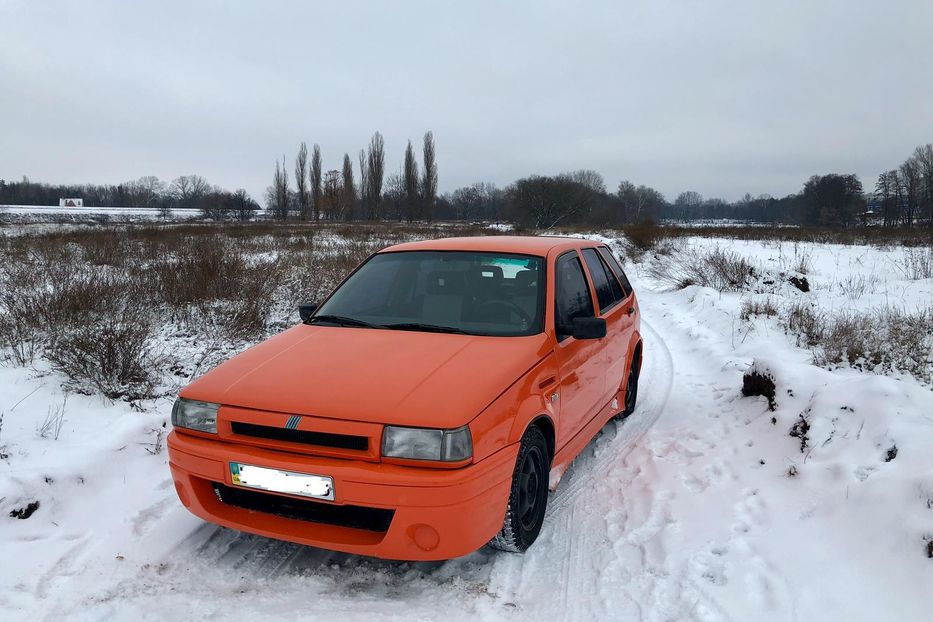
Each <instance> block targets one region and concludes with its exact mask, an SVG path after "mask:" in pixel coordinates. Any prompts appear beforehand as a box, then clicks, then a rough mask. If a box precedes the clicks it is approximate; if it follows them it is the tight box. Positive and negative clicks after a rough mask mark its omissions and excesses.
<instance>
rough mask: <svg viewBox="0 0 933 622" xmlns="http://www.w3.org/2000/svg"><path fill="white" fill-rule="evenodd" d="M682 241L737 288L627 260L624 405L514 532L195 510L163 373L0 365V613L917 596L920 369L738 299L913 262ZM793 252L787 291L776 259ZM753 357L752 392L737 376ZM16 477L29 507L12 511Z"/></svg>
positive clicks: (855, 295) (776, 608) (681, 614)
mask: <svg viewBox="0 0 933 622" xmlns="http://www.w3.org/2000/svg"><path fill="white" fill-rule="evenodd" d="M594 237H599V236H596V235H595V234H594ZM601 239H602V238H601ZM612 241H613V243H616V242H615V240H614V238H613V239H612ZM683 244H684V245H686V247H687V248H694V249H697V250H698V252H701V251H704V250H708V249H710V248H712V247H714V246H716V245H719V246H720V247H722V248H728V250H730V251H734V252H735V253H737V254H739V255H742V256H744V257H747V258H748V259H749V260H750V261H752V262H753V264H754V265H755V266H756V273H757V274H758V275H759V279H758V281H756V285H755V287H752V288H751V289H752V290H756V289H757V290H759V291H733V292H728V291H727V292H719V291H717V290H715V289H712V288H708V287H700V286H696V285H694V286H690V287H687V288H685V289H682V290H678V291H669V288H668V287H667V286H666V285H665V284H664V283H662V282H660V281H658V280H657V278H656V275H657V270H656V269H652V265H653V264H654V265H656V264H657V263H658V262H668V261H672V259H671V256H664V255H659V256H658V257H656V258H655V257H652V256H651V255H646V256H645V257H644V258H642V259H641V260H640V261H639V262H636V263H633V262H632V261H629V263H627V264H626V266H627V268H626V269H627V271H628V272H629V276H630V278H631V280H632V281H633V283H634V285H635V287H636V289H637V292H638V294H639V300H640V303H641V307H642V313H643V327H644V328H643V330H644V339H645V367H644V371H643V375H642V378H641V390H640V394H639V400H640V402H639V407H638V409H637V411H636V413H635V414H634V415H633V416H632V417H630V418H629V419H628V420H626V421H625V422H623V423H615V422H612V423H609V424H608V425H607V426H606V428H605V429H604V430H603V432H602V433H601V435H600V436H599V437H598V438H597V439H596V440H595V441H594V442H593V443H591V445H590V447H589V448H587V450H586V451H585V452H584V453H583V455H582V456H580V458H579V459H578V460H577V461H576V462H575V463H574V465H573V466H572V467H571V469H570V470H569V471H568V473H567V474H566V475H565V476H564V478H563V480H562V481H561V483H560V487H559V488H558V490H557V491H556V492H555V493H553V494H552V497H551V499H550V504H549V510H548V517H547V520H546V522H545V526H544V529H543V531H542V534H541V537H540V539H539V540H538V542H537V543H536V544H535V545H534V546H533V547H532V549H531V550H529V551H528V553H526V554H525V555H508V554H501V553H494V552H492V551H489V550H485V549H484V550H481V551H479V552H477V553H474V554H472V555H470V556H467V557H464V558H461V559H457V560H452V561H449V562H444V563H399V562H386V561H380V560H374V559H367V558H361V557H354V556H349V555H343V554H336V553H330V552H327V551H321V550H316V549H311V548H306V547H301V546H297V545H293V544H288V543H282V542H277V541H273V540H267V539H263V538H259V537H255V536H249V535H244V534H240V533H237V532H235V531H231V530H228V529H224V528H219V527H215V526H213V525H209V524H205V523H202V522H201V521H200V520H198V519H196V518H195V517H193V516H191V515H190V514H188V512H187V511H186V510H185V509H184V508H183V507H182V506H181V504H180V503H179V502H178V501H177V499H176V497H175V492H174V489H173V486H172V484H171V479H170V477H169V472H168V467H167V464H166V454H165V451H164V449H163V448H162V445H161V439H162V435H163V434H164V432H165V429H166V426H167V425H170V424H168V423H167V421H168V418H169V411H170V407H171V400H170V399H169V398H163V399H159V400H156V401H154V402H146V403H143V404H142V407H141V410H140V409H137V408H133V407H131V406H129V405H128V404H126V403H125V402H118V403H111V402H108V401H107V400H105V399H103V398H100V397H95V396H82V395H76V394H69V395H68V396H67V398H66V397H65V394H64V393H63V391H62V388H61V385H62V382H63V378H62V377H60V376H58V375H57V374H56V373H54V372H51V371H49V369H48V368H47V367H46V366H45V365H44V363H43V362H42V360H41V359H40V360H38V361H37V363H36V364H35V368H33V369H23V368H17V367H10V366H7V367H0V412H2V413H3V419H2V427H0V454H2V456H3V457H2V459H0V524H2V528H0V559H2V560H3V563H2V564H0V619H3V620H36V619H69V620H71V619H78V620H99V619H115V620H139V619H159V620H161V619H194V618H198V619H202V618H211V619H251V620H267V619H268V620H272V619H282V618H285V619H333V618H335V617H339V618H340V619H341V620H345V621H348V622H349V621H352V620H373V619H379V620H413V619H416V620H436V619H446V620H451V621H453V620H475V619H484V620H485V619H505V620H553V619H560V620H579V621H584V620H587V621H588V620H650V621H654V620H658V621H661V620H702V621H719V620H723V621H725V620H735V621H745V620H763V621H766V620H847V621H848V620H871V621H877V620H917V621H920V620H928V619H930V614H929V604H928V588H929V586H930V585H933V559H931V558H930V556H933V544H930V542H933V451H931V448H933V392H931V390H930V386H929V384H928V383H926V382H924V381H923V380H922V379H917V377H916V376H915V375H911V374H908V373H905V372H904V371H902V370H900V369H890V370H888V371H887V373H886V374H884V375H881V374H873V373H868V372H866V371H860V370H859V369H857V368H855V366H850V365H846V366H844V367H838V366H836V368H835V369H833V370H829V369H826V368H824V367H817V366H815V365H813V360H814V350H813V349H812V348H811V347H809V346H807V345H806V344H805V343H802V342H800V338H799V336H798V335H795V334H788V333H787V332H786V331H785V329H784V328H783V325H782V324H781V321H780V317H779V316H774V317H768V316H763V315H762V316H755V315H753V316H751V317H748V318H747V319H743V318H742V315H743V313H742V309H743V306H744V305H746V304H747V301H750V300H751V301H754V300H759V301H760V300H768V301H771V302H772V303H773V304H774V305H775V306H776V307H780V308H783V307H785V306H789V305H792V304H796V303H804V304H813V305H817V306H818V307H819V309H820V312H821V313H823V314H825V315H827V316H833V315H837V314H843V313H847V312H848V313H852V312H859V311H869V310H871V309H874V308H878V307H880V306H883V305H897V306H898V307H899V308H902V309H904V310H906V311H914V310H918V309H921V310H922V309H927V308H930V307H931V306H933V279H930V278H922V279H914V278H911V276H916V275H910V274H908V273H906V272H904V271H903V270H902V266H903V265H905V264H903V257H904V252H905V251H904V250H903V249H897V248H892V249H884V250H882V249H877V248H871V247H854V246H832V245H817V244H806V245H792V244H774V243H769V242H734V241H728V242H726V241H722V240H719V241H717V240H706V239H699V238H690V239H687V240H685V241H684V242H683ZM617 248H618V245H617ZM678 252H681V251H678ZM802 256H806V258H807V261H806V262H805V264H806V265H804V266H803V267H804V268H805V269H806V275H805V276H806V278H807V279H808V282H809V285H810V291H809V292H807V293H804V292H801V291H800V290H799V289H797V288H795V287H793V286H789V285H788V284H787V283H786V281H785V280H781V277H780V274H781V273H782V272H783V273H785V274H789V273H793V274H798V273H799V270H798V268H800V267H801V263H800V258H801V257H802ZM762 275H764V276H763V277H762ZM769 275H770V276H773V277H774V278H773V279H772V278H768V276H769ZM768 280H773V281H774V282H773V283H770V284H768V283H766V282H767V281H768ZM762 288H763V289H762ZM931 338H933V335H931ZM798 343H800V345H799V346H798ZM925 343H926V344H929V343H930V342H929V341H927V342H925ZM916 356H917V358H918V360H919V361H921V365H920V367H921V368H922V367H923V363H922V362H923V361H924V360H926V366H927V370H929V367H930V365H933V361H931V360H930V356H931V353H930V352H929V351H927V352H917V353H916ZM923 357H926V358H925V359H924V358H923ZM755 361H757V363H756V368H757V369H761V370H762V371H763V372H766V373H769V374H771V375H772V376H773V378H774V381H775V385H776V395H775V402H776V404H775V408H774V410H773V411H772V410H771V409H770V408H769V404H768V401H767V400H766V399H764V398H762V397H743V396H742V394H741V388H742V378H743V374H744V373H745V372H746V371H748V369H749V367H750V365H751V364H752V363H753V362H755ZM878 370H879V371H881V370H880V368H879V369H878ZM60 413H61V415H62V422H61V426H60V429H59V430H58V431H56V427H57V423H56V421H57V420H58V418H59V414H60ZM801 421H803V422H805V425H804V424H801ZM791 432H795V434H796V435H795V436H791ZM56 436H57V438H56ZM895 448H896V449H895ZM33 501H38V502H39V506H38V508H37V509H35V511H34V513H32V514H31V516H30V517H29V518H28V519H25V520H22V519H17V518H14V517H11V516H9V513H10V512H11V511H15V510H19V509H23V508H26V507H27V506H28V504H29V503H30V502H33Z"/></svg>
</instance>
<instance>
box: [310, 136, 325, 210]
mask: <svg viewBox="0 0 933 622" xmlns="http://www.w3.org/2000/svg"><path fill="white" fill-rule="evenodd" d="M322 182H323V177H322V176H321V148H320V146H318V145H317V144H315V145H314V150H313V151H312V152H311V209H312V210H313V211H314V220H319V219H320V218H321V207H322V205H321V198H322V196H323V192H324V191H323V188H322V187H321V184H322Z"/></svg>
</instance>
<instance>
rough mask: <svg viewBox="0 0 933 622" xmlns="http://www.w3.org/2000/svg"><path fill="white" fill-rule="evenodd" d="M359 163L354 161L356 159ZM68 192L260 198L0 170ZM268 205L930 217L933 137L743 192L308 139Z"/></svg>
mask: <svg viewBox="0 0 933 622" xmlns="http://www.w3.org/2000/svg"><path fill="white" fill-rule="evenodd" d="M354 164H356V166H354ZM62 197H82V198H83V199H84V200H85V203H86V204H87V205H98V206H105V207H127V206H128V207H150V208H156V209H159V210H161V211H163V212H164V213H166V215H167V213H168V210H171V209H172V208H192V209H198V210H201V212H202V214H203V216H204V217H207V218H212V219H215V220H223V219H225V218H228V217H231V216H232V217H234V218H237V219H240V220H249V219H250V218H251V217H252V216H253V215H254V214H255V213H256V212H257V211H258V210H259V209H260V207H259V205H258V204H257V203H256V202H255V201H254V200H253V199H252V198H251V197H250V196H249V194H248V193H247V192H246V191H245V190H243V189H240V190H237V191H236V192H228V191H226V190H223V189H221V188H218V187H216V186H211V185H210V184H209V183H208V182H207V180H205V179H204V178H203V177H201V176H199V175H182V176H180V177H178V178H176V179H174V180H173V181H172V182H171V183H165V182H162V181H161V180H159V179H158V178H156V177H152V176H148V177H141V178H139V179H138V180H136V181H131V182H126V183H123V184H118V185H51V184H41V183H34V182H30V181H29V180H28V179H26V178H24V179H23V180H22V181H21V182H6V181H3V180H0V204H14V205H17V204H18V205H51V204H57V202H58V199H59V198H62ZM265 202H266V209H267V210H268V214H269V215H270V216H271V217H273V218H276V219H279V220H285V219H289V218H297V219H300V220H304V221H320V220H330V221H341V220H373V221H375V220H398V221H401V220H408V221H416V220H417V221H432V220H466V221H497V222H498V221H507V222H513V223H516V224H518V225H521V226H526V227H530V228H536V229H550V228H553V227H559V226H572V225H588V226H618V225H623V224H627V223H637V222H646V221H658V220H681V221H690V220H718V219H732V220H738V221H757V222H765V223H784V224H795V225H807V226H826V227H851V226H856V225H862V224H878V225H883V226H891V227H893V226H908V227H909V226H914V225H918V224H922V223H925V224H927V225H928V226H930V227H933V144H930V143H928V144H925V145H921V146H919V147H917V148H916V149H915V150H914V152H913V153H912V154H911V156H910V157H909V158H907V160H905V162H904V163H902V164H901V165H900V166H899V167H897V168H895V169H891V170H889V171H886V172H883V173H881V175H879V177H878V181H877V183H876V184H875V188H874V189H873V191H872V192H866V190H865V189H864V188H863V187H862V184H861V182H860V181H859V179H858V177H857V176H856V175H854V174H837V173H831V174H827V175H814V176H812V177H810V178H809V179H808V180H806V181H805V182H804V183H803V185H802V187H801V190H800V191H799V192H796V193H792V194H789V195H787V196H785V197H783V198H773V197H771V196H769V195H758V196H756V197H754V196H752V195H751V194H746V195H745V196H744V197H742V198H741V199H739V200H737V201H726V200H724V199H721V198H715V197H713V198H704V197H703V196H702V195H701V194H700V193H698V192H695V191H685V192H681V193H680V194H679V195H677V197H676V198H675V199H674V201H672V202H671V201H668V200H667V199H666V198H665V196H664V195H663V194H662V193H661V192H659V191H658V190H656V189H654V188H652V187H650V186H646V185H644V184H640V185H636V184H635V183H633V182H631V181H627V180H624V181H622V182H620V183H619V185H618V186H617V187H616V189H615V190H614V191H609V190H607V187H606V183H605V180H604V179H603V177H602V176H601V175H600V174H599V173H597V172H595V171H592V170H588V169H581V170H576V171H570V172H565V173H560V174H557V175H530V176H528V177H523V178H521V179H518V180H516V181H514V182H512V183H511V184H509V185H508V186H506V187H505V188H499V187H497V186H496V185H495V184H494V183H489V182H478V183H474V184H471V185H468V186H463V187H460V188H457V189H455V190H453V191H451V192H447V193H443V194H439V193H438V167H437V154H436V149H435V143H434V135H433V133H432V132H430V131H428V132H426V133H425V134H424V136H423V139H422V147H421V153H420V158H419V154H417V153H416V151H415V148H414V147H413V146H412V143H411V141H410V140H409V141H408V143H407V145H406V148H405V151H404V156H403V158H402V164H401V166H400V168H399V170H398V171H397V172H395V173H391V174H390V173H388V171H387V169H386V150H385V141H384V139H383V137H382V135H381V134H380V133H379V132H376V133H375V134H373V136H372V139H371V140H370V142H369V144H368V145H367V147H366V148H364V149H360V151H359V153H358V157H357V159H356V162H355V163H354V160H353V159H351V158H350V155H349V154H348V153H345V154H344V155H343V159H342V166H340V167H339V168H333V169H329V170H325V169H324V162H323V156H322V153H321V148H320V146H319V145H317V144H315V145H313V146H312V149H311V150H310V152H309V150H308V146H307V144H306V143H301V145H300V146H299V149H298V152H297V154H296V156H295V158H294V162H293V165H292V166H291V167H289V165H288V162H287V160H286V158H285V157H283V158H282V160H281V161H277V162H276V163H275V169H274V174H273V182H272V185H271V186H269V187H268V189H267V191H266V197H265Z"/></svg>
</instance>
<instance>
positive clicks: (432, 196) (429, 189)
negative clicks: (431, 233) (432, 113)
mask: <svg viewBox="0 0 933 622" xmlns="http://www.w3.org/2000/svg"><path fill="white" fill-rule="evenodd" d="M436 199H437V161H436V159H435V154H434V133H433V132H425V134H424V178H423V179H422V180H421V204H422V206H423V209H424V214H425V217H426V218H427V219H428V222H430V221H431V220H433V218H434V203H435V201H436Z"/></svg>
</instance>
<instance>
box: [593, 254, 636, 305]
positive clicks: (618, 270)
mask: <svg viewBox="0 0 933 622" xmlns="http://www.w3.org/2000/svg"><path fill="white" fill-rule="evenodd" d="M597 250H599V255H600V257H602V258H603V259H604V260H605V261H606V265H608V266H609V269H610V270H611V271H612V273H613V274H615V275H616V278H617V279H619V283H620V284H621V285H622V291H623V293H624V294H625V297H626V298H628V296H629V294H631V293H632V284H631V283H629V282H628V277H627V276H625V271H624V270H622V265H621V264H620V263H619V261H618V260H617V259H616V258H615V255H613V254H612V253H611V252H610V251H609V249H608V248H606V247H605V246H600V247H599V249H597Z"/></svg>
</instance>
